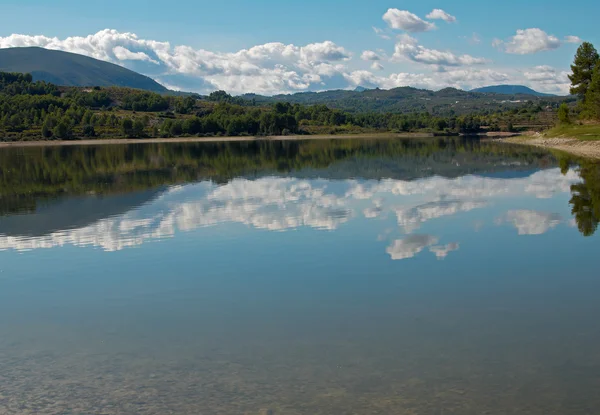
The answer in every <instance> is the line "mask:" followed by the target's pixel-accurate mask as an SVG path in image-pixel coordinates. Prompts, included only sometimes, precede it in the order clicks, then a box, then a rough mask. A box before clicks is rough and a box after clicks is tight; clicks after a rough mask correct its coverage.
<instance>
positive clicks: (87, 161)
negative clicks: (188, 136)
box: [0, 137, 554, 215]
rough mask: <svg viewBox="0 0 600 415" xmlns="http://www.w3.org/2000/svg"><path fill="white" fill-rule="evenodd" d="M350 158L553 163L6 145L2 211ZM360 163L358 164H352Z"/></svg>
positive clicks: (479, 147)
mask: <svg viewBox="0 0 600 415" xmlns="http://www.w3.org/2000/svg"><path fill="white" fill-rule="evenodd" d="M366 159H369V160H370V161H371V162H369V163H366V162H364V160H366ZM351 160H355V161H356V160H359V161H360V162H359V163H354V164H351V163H350V164H348V165H345V166H344V169H343V171H341V172H340V171H337V173H338V174H339V175H340V177H367V176H368V177H370V178H381V177H389V178H402V179H405V180H412V179H414V178H416V177H426V176H430V175H433V174H439V175H444V176H454V177H456V176H457V175H464V174H469V173H478V172H492V171H499V170H507V169H514V167H510V163H507V162H518V163H517V164H518V165H520V166H524V167H522V169H523V170H525V169H531V166H536V167H538V166H544V165H547V164H548V163H554V160H553V158H552V157H548V155H547V153H546V152H543V151H541V150H538V149H534V148H527V147H524V146H509V145H504V144H496V143H483V142H480V141H479V140H477V139H468V138H462V137H456V138H440V139H420V140H409V139H394V140H376V139H373V140H314V141H269V140H265V141H252V142H224V143H187V144H182V143H167V144H159V143H157V144H145V145H141V144H134V145H113V146H73V147H38V148H11V149H4V150H2V151H0V215H2V214H11V213H15V212H19V211H24V210H25V211H31V210H34V209H35V207H36V204H37V203H39V202H40V201H41V200H44V199H49V198H56V197H58V196H60V195H63V194H68V195H78V194H79V195H80V194H87V193H95V194H99V195H106V194H114V193H128V192H132V191H138V190H145V189H151V188H156V187H159V186H164V185H172V184H177V183H185V182H190V181H198V180H214V181H216V182H227V181H229V180H230V179H231V178H233V177H238V176H242V175H250V176H258V175H261V174H268V173H270V172H284V173H287V172H291V171H299V170H302V169H325V168H328V167H329V166H332V165H334V164H336V163H339V162H342V161H351ZM382 160H385V163H380V161H382ZM357 165H358V166H359V170H350V169H356V166H357ZM526 166H530V167H526ZM319 174H321V173H319Z"/></svg>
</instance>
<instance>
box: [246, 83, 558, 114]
mask: <svg viewBox="0 0 600 415" xmlns="http://www.w3.org/2000/svg"><path fill="white" fill-rule="evenodd" d="M533 92H535V91H533ZM241 97H242V98H244V99H247V100H250V101H253V102H255V103H256V104H270V103H273V102H289V103H291V104H295V103H298V104H304V105H315V104H325V105H327V106H329V107H332V108H337V109H340V110H344V111H350V112H370V111H374V112H394V113H412V112H425V111H427V112H429V113H431V114H435V115H452V114H457V115H459V114H469V113H473V112H481V111H483V110H489V111H503V110H509V109H512V108H515V107H518V106H520V105H525V104H526V103H527V102H534V103H537V104H540V105H541V104H543V103H547V102H552V103H554V102H562V101H564V100H565V97H555V96H540V95H534V94H531V93H528V94H526V93H510V94H499V93H496V94H484V93H480V92H472V91H471V92H469V91H463V90H460V89H456V88H444V89H442V90H439V91H430V90H427V89H418V88H413V87H400V88H393V89H388V90H385V89H379V88H375V89H364V90H363V89H362V88H357V90H354V91H349V90H341V89H340V90H332V91H323V92H298V93H296V94H291V95H287V94H282V95H275V96H271V97H269V96H263V95H256V94H245V95H242V96H241Z"/></svg>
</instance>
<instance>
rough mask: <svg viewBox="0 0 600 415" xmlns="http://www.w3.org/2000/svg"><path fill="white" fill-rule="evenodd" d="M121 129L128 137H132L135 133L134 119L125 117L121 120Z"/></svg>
mask: <svg viewBox="0 0 600 415" xmlns="http://www.w3.org/2000/svg"><path fill="white" fill-rule="evenodd" d="M121 131H122V132H123V134H124V135H125V136H126V137H131V135H132V134H133V121H131V118H123V121H121Z"/></svg>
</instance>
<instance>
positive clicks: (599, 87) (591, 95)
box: [585, 65, 600, 120]
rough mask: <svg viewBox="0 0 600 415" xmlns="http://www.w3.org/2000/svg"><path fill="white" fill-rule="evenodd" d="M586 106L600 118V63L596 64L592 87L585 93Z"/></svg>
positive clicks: (593, 114) (592, 114) (593, 115)
mask: <svg viewBox="0 0 600 415" xmlns="http://www.w3.org/2000/svg"><path fill="white" fill-rule="evenodd" d="M585 106H586V110H587V111H589V114H590V115H591V116H592V117H593V118H595V119H597V120H600V65H596V67H595V68H594V73H593V74H592V81H591V82H590V87H589V88H588V91H587V93H586V94H585Z"/></svg>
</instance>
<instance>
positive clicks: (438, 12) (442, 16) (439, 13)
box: [426, 9, 456, 23]
mask: <svg viewBox="0 0 600 415" xmlns="http://www.w3.org/2000/svg"><path fill="white" fill-rule="evenodd" d="M426 17H427V18H428V19H431V20H436V19H437V20H444V21H445V22H448V23H454V22H456V17H455V16H452V15H451V14H449V13H446V12H445V11H444V10H442V9H433V10H432V11H431V13H429V14H428V15H427V16H426Z"/></svg>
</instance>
